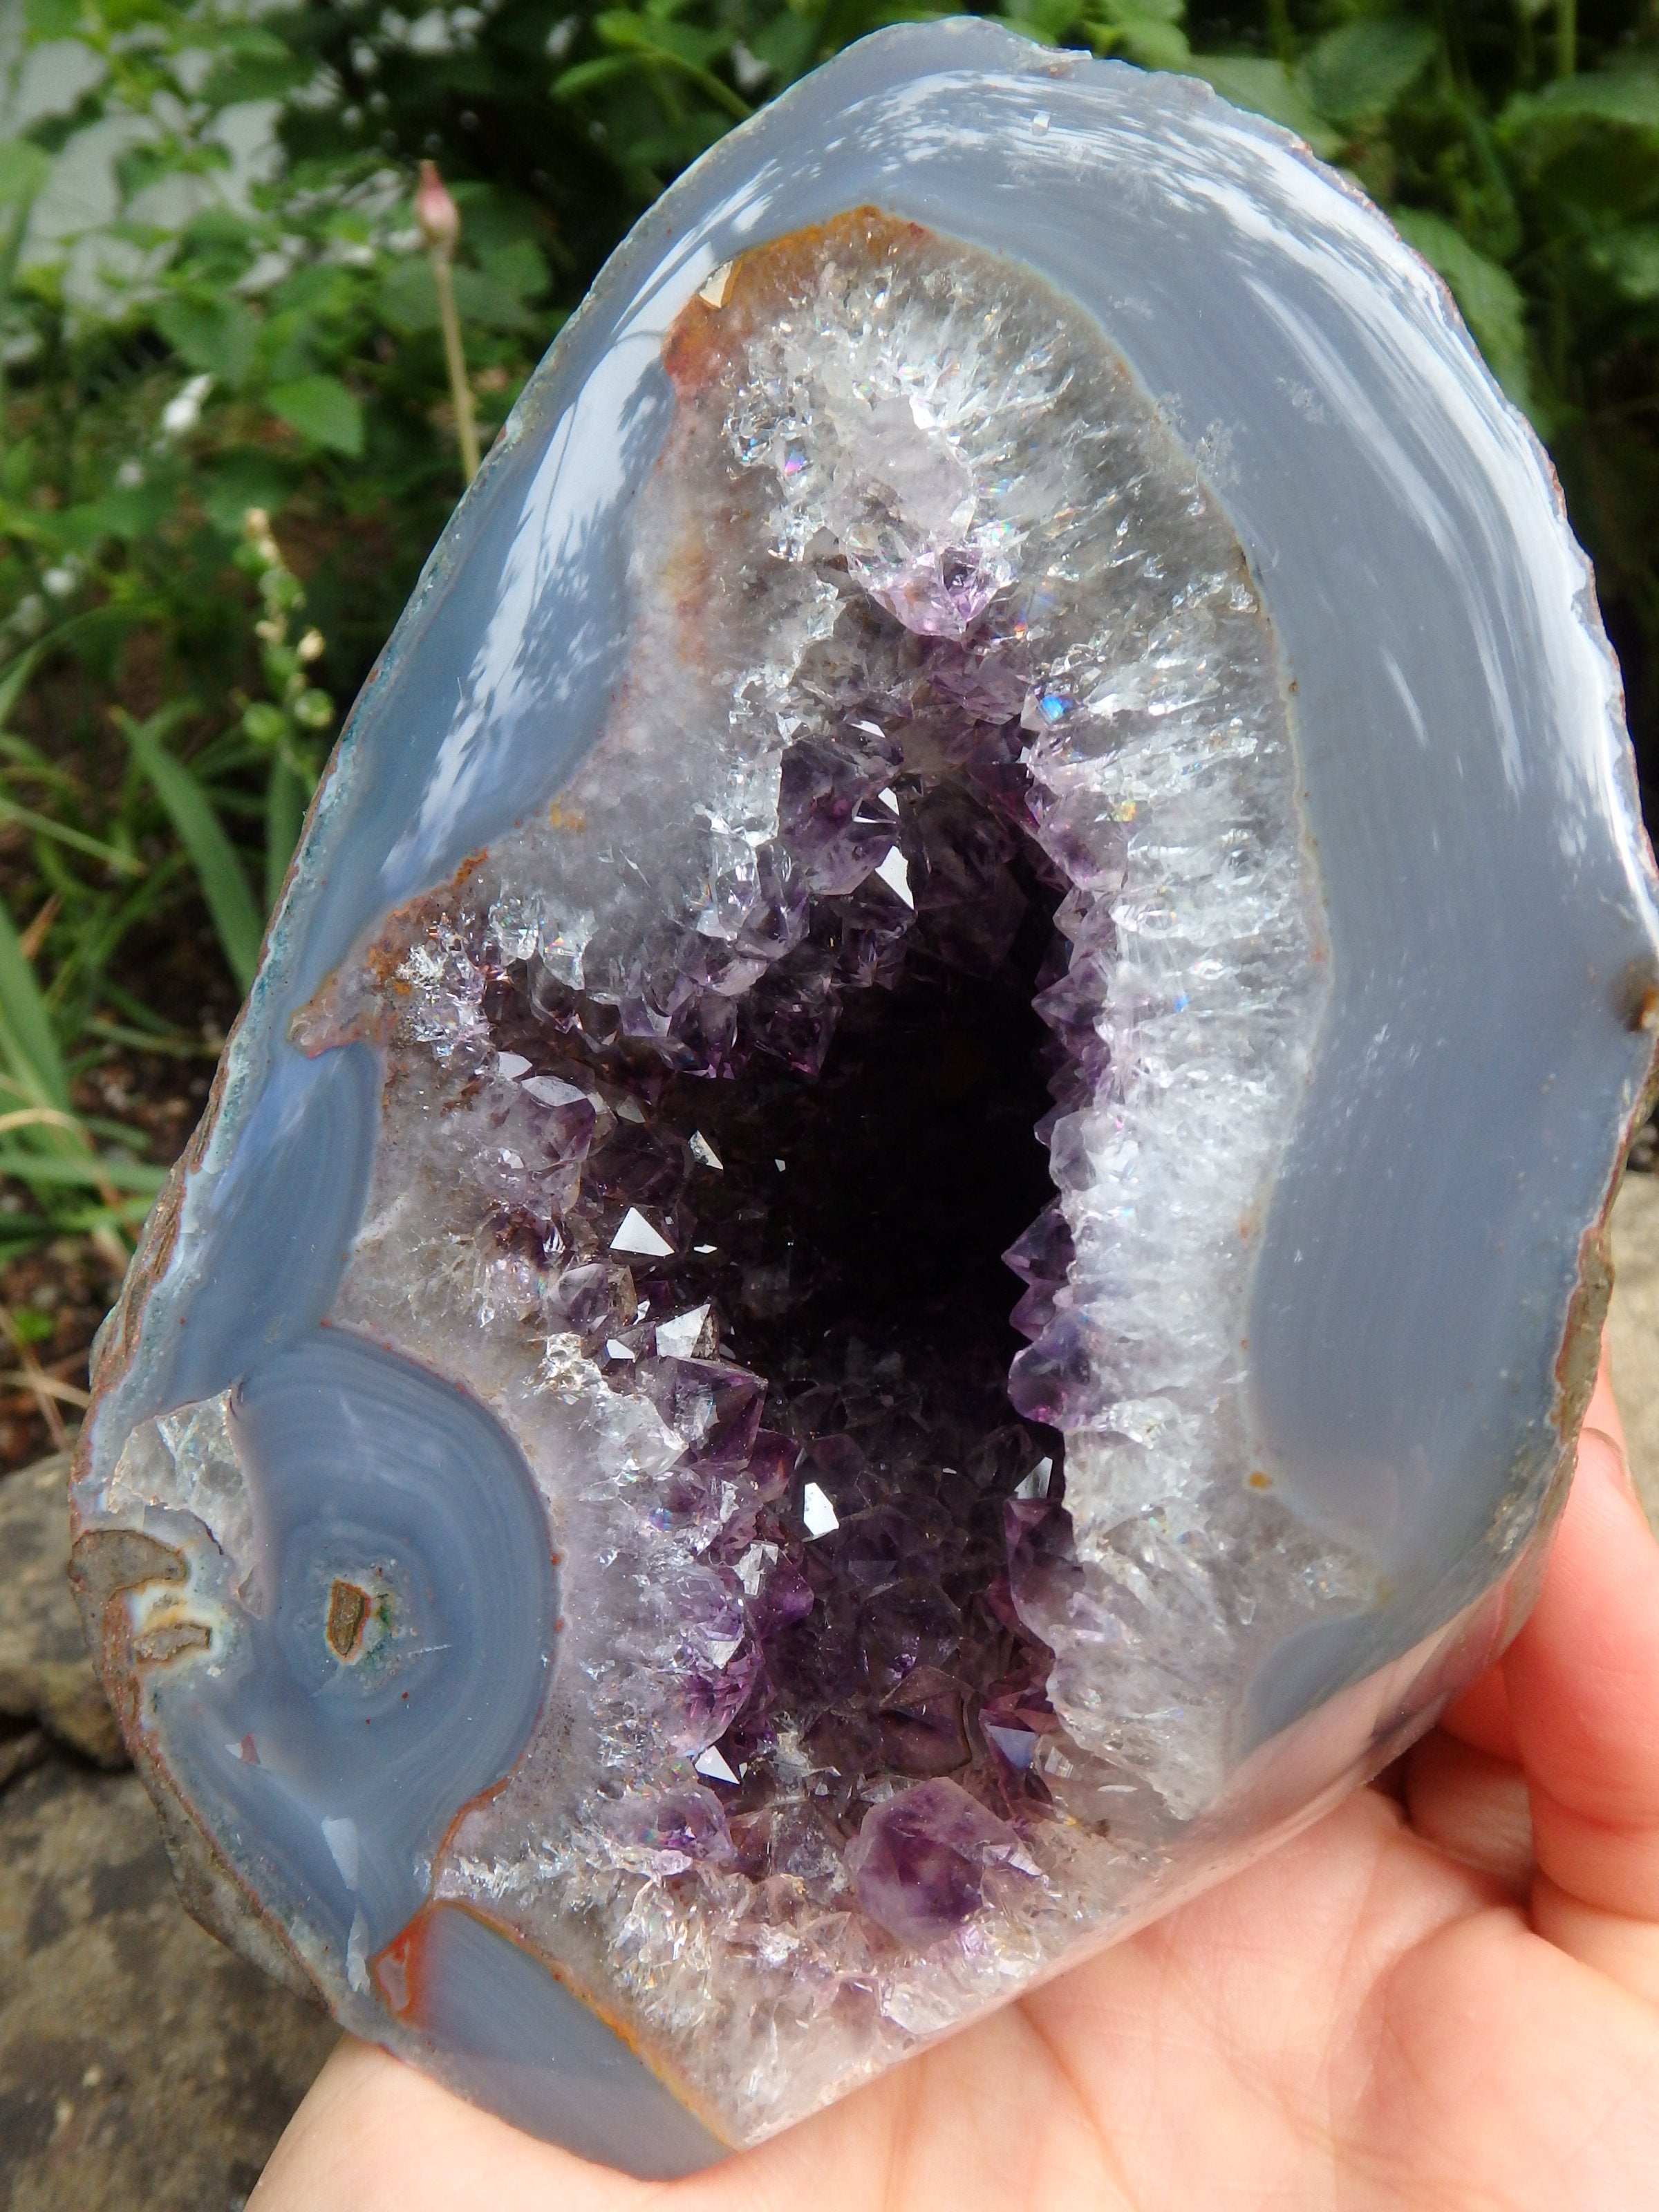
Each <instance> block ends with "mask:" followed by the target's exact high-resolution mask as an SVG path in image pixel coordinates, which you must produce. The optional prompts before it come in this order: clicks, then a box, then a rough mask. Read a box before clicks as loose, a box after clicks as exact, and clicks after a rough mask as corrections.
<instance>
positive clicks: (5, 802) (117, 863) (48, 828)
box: [0, 792, 144, 876]
mask: <svg viewBox="0 0 1659 2212" xmlns="http://www.w3.org/2000/svg"><path fill="white" fill-rule="evenodd" d="M0 822H15V823H19V824H20V825H21V827H22V828H23V829H33V832H34V834H35V836H37V837H55V838H56V839H57V841H58V843H59V844H60V845H70V846H72V847H73V848H74V849H75V850H76V852H77V853H85V854H88V855H89V856H90V857H91V858H92V859H93V860H101V861H102V862H103V864H104V866H106V868H114V869H115V870H116V871H117V872H118V873H119V874H121V875H124V876H142V875H143V872H144V864H143V861H142V860H135V859H134V858H133V856H132V854H131V853H118V852H117V851H116V849H115V848H114V846H113V845H106V844H105V843H104V842H102V840H101V839H100V838H97V837H88V836H87V834H86V832H85V830H83V829H70V827H69V825H68V824H67V823H63V822H53V821H52V820H51V819H50V818H49V817H47V816H46V815H44V814H37V813H36V812H35V811H34V810H33V807H28V806H20V805H18V804H17V801H16V800H15V799H8V798H7V797H6V796H5V794H4V793H3V792H0Z"/></svg>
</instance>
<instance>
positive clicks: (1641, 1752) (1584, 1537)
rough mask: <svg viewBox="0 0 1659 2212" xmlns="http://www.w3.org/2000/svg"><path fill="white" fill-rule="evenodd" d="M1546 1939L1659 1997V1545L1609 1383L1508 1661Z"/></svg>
mask: <svg viewBox="0 0 1659 2212" xmlns="http://www.w3.org/2000/svg"><path fill="white" fill-rule="evenodd" d="M1503 1663H1504V1680H1505V1683H1506V1685H1507V1687H1508V1692H1509V1703H1510V1716H1511V1718H1512V1721H1513V1723H1514V1728H1515V1735H1516V1743H1517V1745H1518V1747H1519V1750H1520V1753H1521V1758H1522V1765H1524V1767H1525V1770H1526V1774H1527V1779H1528V1785H1529V1788H1530V1792H1531V1797H1532V1819H1533V1835H1534V1849H1535V1850H1536V1853H1537V1858H1538V1864H1539V1869H1540V1875H1541V1879H1540V1880H1539V1881H1537V1882H1536V1883H1535V1884H1534V1893H1533V1915H1534V1924H1535V1925H1536V1926H1537V1927H1538V1929H1539V1931H1540V1933H1541V1934H1543V1935H1546V1936H1548V1937H1549V1938H1550V1939H1551V1940H1552V1941H1553V1942H1557V1943H1559V1945H1560V1946H1561V1948H1564V1949H1566V1950H1569V1951H1571V1952H1572V1953H1573V1954H1575V1955H1576V1956H1578V1957H1580V1958H1583V1959H1584V1960H1587V1962H1589V1963H1591V1964H1594V1965H1595V1966H1600V1967H1601V1968H1602V1969H1603V1970H1604V1971H1606V1972H1609V1973H1613V1974H1614V1975H1616V1977H1617V1978H1619V1979H1620V1980H1623V1981H1625V1982H1626V1983H1627V1984H1629V1985H1630V1986H1631V1987H1632V1988H1636V1989H1638V1990H1640V1991H1641V1992H1642V1994H1644V1995H1646V1996H1654V1997H1656V1998H1659V1543H1656V1541H1655V1540H1654V1537H1653V1535H1652V1534H1651V1532H1650V1529H1649V1528H1648V1526H1647V1522H1646V1521H1645V1520H1644V1516H1643V1514H1642V1510H1641V1508H1640V1506H1639V1505H1638V1503H1637V1501H1636V1497H1635V1493H1634V1491H1633V1489H1632V1485H1631V1481H1630V1477H1629V1474H1628V1470H1627V1468H1626V1463H1625V1458H1624V1453H1623V1449H1622V1432H1621V1430H1620V1423H1619V1416H1618V1412H1617V1409H1616V1408H1615V1407H1614V1406H1613V1399H1612V1393H1611V1391H1610V1390H1609V1389H1608V1388H1607V1377H1606V1373H1605V1370H1604V1371H1603V1374H1602V1377H1601V1381H1600V1383H1598V1385H1597V1388H1596V1392H1595V1397H1594V1398H1593V1399H1592V1400H1591V1402H1590V1407H1589V1414H1588V1416H1587V1419H1586V1421H1585V1426H1584V1432H1583V1437H1582V1438H1581V1441H1580V1445H1579V1452H1578V1466H1577V1474H1576V1475H1575V1478H1574V1481H1573V1486H1572V1492H1571V1496H1570V1498H1569V1499H1568V1502H1567V1507H1566V1510H1565V1513H1564V1515H1563V1516H1562V1522H1561V1527H1560V1530H1559V1534H1558V1535H1557V1537H1556V1541H1555V1547H1554V1549H1553V1553H1552V1554H1551V1558H1550V1563H1549V1566H1548V1569H1547V1572H1546V1574H1545V1577H1544V1583H1543V1588H1542V1589H1541V1592H1540V1595H1539V1599H1538V1603H1537V1605H1536V1607H1535V1608H1534V1612H1533V1615H1532V1618H1531V1620H1529V1621H1528V1624H1527V1626H1525V1628H1523V1629H1522V1632H1521V1634H1520V1635H1519V1637H1517V1638H1516V1642H1515V1644H1513V1646H1512V1647H1511V1648H1510V1652H1509V1653H1508V1655H1507V1656H1506V1657H1505V1659H1504V1662H1503Z"/></svg>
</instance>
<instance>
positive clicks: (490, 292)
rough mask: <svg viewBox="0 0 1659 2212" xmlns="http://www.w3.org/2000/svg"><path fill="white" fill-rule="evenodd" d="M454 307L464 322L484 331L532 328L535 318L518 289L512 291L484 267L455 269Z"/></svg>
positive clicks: (526, 329)
mask: <svg viewBox="0 0 1659 2212" xmlns="http://www.w3.org/2000/svg"><path fill="white" fill-rule="evenodd" d="M454 284H455V310H456V313H458V314H459V316H460V319H461V320H462V322H463V323H464V324H465V323H473V324H476V325H477V327H478V329H480V330H481V331H533V330H534V329H535V327H536V318H535V317H534V316H533V315H532V313H531V312H530V310H529V308H528V307H526V306H525V304H524V301H522V299H520V296H519V295H518V294H517V293H516V292H509V291H508V290H507V287H506V286H505V285H504V284H498V283H496V282H495V278H494V277H493V276H486V275H485V274H484V272H483V270H481V269H457V270H455V272H454Z"/></svg>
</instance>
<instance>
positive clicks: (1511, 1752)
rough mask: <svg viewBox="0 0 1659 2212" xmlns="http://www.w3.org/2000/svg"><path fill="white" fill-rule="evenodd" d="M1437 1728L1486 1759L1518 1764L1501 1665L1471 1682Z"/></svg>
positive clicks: (1507, 1695)
mask: <svg viewBox="0 0 1659 2212" xmlns="http://www.w3.org/2000/svg"><path fill="white" fill-rule="evenodd" d="M1440 1725H1441V1727H1442V1728H1443V1729H1445V1731H1446V1733H1447V1735H1451V1736H1455V1737H1456V1739H1457V1741H1459V1742H1460V1743H1467V1744H1469V1745H1471V1746H1472V1747H1474V1749H1475V1750H1476V1751H1483V1752H1485V1753H1486V1754H1487V1756H1488V1757H1489V1758H1492V1759H1504V1760H1506V1761H1507V1762H1508V1763H1509V1764H1510V1765H1511V1766H1513V1765H1516V1764H1517V1763H1518V1762H1519V1760H1520V1757H1521V1747H1520V1745H1519V1744H1518V1743H1517V1742H1516V1736H1515V1722H1514V1720H1513V1719H1512V1717H1510V1689H1509V1684H1508V1683H1507V1682H1506V1681H1505V1680H1504V1669H1503V1667H1502V1665H1501V1664H1500V1665H1498V1666H1496V1667H1488V1668H1487V1669H1486V1673H1485V1674H1483V1675H1481V1677H1480V1680H1479V1681H1477V1682H1472V1683H1471V1684H1470V1685H1469V1686H1468V1689H1467V1690H1465V1691H1464V1692H1463V1694H1462V1697H1461V1698H1457V1699H1454V1701H1453V1702H1452V1704H1451V1705H1449V1706H1448V1707H1447V1709H1446V1711H1445V1712H1444V1713H1443V1715H1442V1716H1441V1721H1440Z"/></svg>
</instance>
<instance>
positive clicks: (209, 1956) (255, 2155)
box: [0, 1477, 338, 2212]
mask: <svg viewBox="0 0 1659 2212" xmlns="http://www.w3.org/2000/svg"><path fill="white" fill-rule="evenodd" d="M19 1479H20V1478H16V1477H14V1478H13V1480H19ZM337 2033H338V2031H337V2029H336V2028H335V2027H334V2026H333V2024H332V2022H331V2021H327V2020H325V2018H324V2017H323V2015H321V2014H320V2013H318V2012H314V2011H313V2010H312V2008H310V2007H309V2006H308V2005H307V2004H305V2003H303V2002H301V2000H300V1999H298V1998H297V1997H294V1996H289V1994H288V1992H287V1991H285V1990H279V1989H276V1988H275V1987H273V1985H272V1984H270V1982H269V1981H267V1980H266V1978H265V1977H264V1975H263V1974H261V1973H260V1972H258V1970H257V1969H256V1968H255V1967H253V1966H249V1965H248V1964H246V1961H245V1960H241V1959H239V1958H237V1957H236V1956H234V1954H232V1953H231V1952H229V1951H227V1950H225V1949H224V1948H222V1946H221V1945H220V1944H218V1943H216V1942H215V1941H214V1940H213V1938H212V1937H211V1936H209V1935H206V1934H204V1931H203V1930H202V1929H199V1928H198V1927H197V1925H196V1923H194V1921H192V1920H190V1919H187V1918H186V1917H185V1912H184V1910H183V1908H182V1907H181V1906H180V1905H179V1900H178V1898H177V1896H176V1895H175V1893H174V1891H173V1881H172V1878H171V1875H170V1874H169V1872H168V1869H167V1857H166V1854H165V1853H164V1851H163V1850H162V1849H161V1838H160V1836H159V1834H158V1832H157V1828H156V1821H155V1811H154V1809H153V1808H152V1807H151V1805H150V1803H149V1799H148V1798H147V1797H146V1796H145V1795H144V1791H143V1785H142V1784H141V1783H140V1782H139V1781H138V1778H137V1776H136V1775H133V1774H130V1773H129V1774H121V1775H109V1774H100V1773H98V1772H96V1771H93V1770H91V1769H89V1768H88V1767H86V1766H83V1765H80V1764H79V1763H73V1764H72V1763H70V1761H68V1760H66V1759H61V1758H54V1759H51V1760H49V1761H48V1763H47V1764H46V1765H44V1766H41V1767H39V1768H37V1769H36V1771H34V1772H33V1773H30V1774H27V1775H26V1776H24V1777H23V1778H21V1780H19V1781H16V1782H14V1783H13V1784H12V1785H11V1786H10V1788H9V1789H8V1790H6V1791H5V1792H4V1794H3V1796H0V2203H3V2204H5V2205H6V2206H8V2207H9V2208H10V2212H239V2208H240V2206H241V2205H242V2204H243V2203H245V2202H246V2198H247V2197H248V2194H249V2192H250V2191H252V2187H253V2185H254V2182H255V2181H256V2180H257V2179H258V2175H259V2172H260V2170H261V2168H262V2167H263V2166H264V2161H265V2160H266V2159H267V2158H268V2157H269V2156H270V2151H271V2149H272V2148H273V2146H274V2145H275V2143H276V2138H277V2136H279V2135H280V2134H281V2133H282V2131H283V2128H284V2126H286V2124H287V2123H288V2118H289V2114H290V2113H291V2112H293V2110H294V2107H295V2105H297V2104H298V2102H299V2100H300V2099H301V2097H302V2096H303V2095H304V2093H305V2092H306V2090H307V2087H309V2086H310V2083H311V2081H312V2080H313V2077H314V2076H315V2075H316V2073H317V2071H318V2069H319V2067H320V2066H321V2064H322V2063H323V2060H324V2059H325V2057H327V2055H328V2053H329V2051H330V2050H331V2048H332V2046H333V2045H334V2042H335V2040H336V2038H337Z"/></svg>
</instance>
